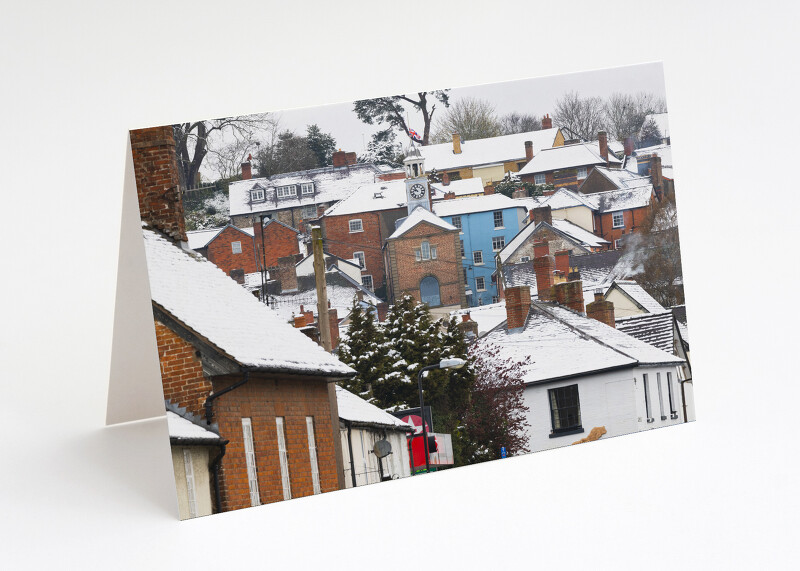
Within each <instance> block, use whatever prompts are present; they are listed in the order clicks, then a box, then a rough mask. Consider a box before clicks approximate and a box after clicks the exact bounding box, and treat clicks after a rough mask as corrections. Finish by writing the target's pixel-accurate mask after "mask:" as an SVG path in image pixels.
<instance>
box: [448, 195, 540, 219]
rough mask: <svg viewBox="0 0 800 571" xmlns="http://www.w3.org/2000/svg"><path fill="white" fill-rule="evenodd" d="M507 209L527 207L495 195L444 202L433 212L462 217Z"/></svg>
mask: <svg viewBox="0 0 800 571" xmlns="http://www.w3.org/2000/svg"><path fill="white" fill-rule="evenodd" d="M506 208H525V206H524V205H523V204H520V203H519V202H518V201H516V200H514V199H513V198H509V197H507V196H506V195H505V194H499V193H495V194H485V195H481V196H470V197H469V198H459V199H455V200H443V201H441V202H437V203H435V204H434V205H433V212H434V213H435V214H436V215H437V216H460V215H463V214H474V213H476V212H492V211H494V210H504V209H506Z"/></svg>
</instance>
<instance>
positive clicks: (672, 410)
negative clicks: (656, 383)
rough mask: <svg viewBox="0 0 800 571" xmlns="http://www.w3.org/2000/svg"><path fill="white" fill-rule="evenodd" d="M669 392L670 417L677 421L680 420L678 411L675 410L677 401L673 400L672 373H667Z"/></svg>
mask: <svg viewBox="0 0 800 571" xmlns="http://www.w3.org/2000/svg"><path fill="white" fill-rule="evenodd" d="M667 392H668V394H669V417H670V418H671V419H672V420H675V419H676V418H678V411H676V410H675V401H674V400H673V398H672V373H667Z"/></svg>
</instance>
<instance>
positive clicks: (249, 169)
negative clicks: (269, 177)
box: [242, 161, 253, 180]
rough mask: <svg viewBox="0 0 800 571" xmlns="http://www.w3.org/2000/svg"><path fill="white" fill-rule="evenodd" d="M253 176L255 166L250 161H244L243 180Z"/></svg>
mask: <svg viewBox="0 0 800 571" xmlns="http://www.w3.org/2000/svg"><path fill="white" fill-rule="evenodd" d="M251 178H253V166H252V165H251V164H250V161H247V162H246V163H242V180H250V179H251Z"/></svg>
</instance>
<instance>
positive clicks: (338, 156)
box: [333, 149, 347, 167]
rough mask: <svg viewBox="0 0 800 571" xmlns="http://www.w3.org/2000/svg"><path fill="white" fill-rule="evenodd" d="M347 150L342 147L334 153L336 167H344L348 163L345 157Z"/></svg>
mask: <svg viewBox="0 0 800 571" xmlns="http://www.w3.org/2000/svg"><path fill="white" fill-rule="evenodd" d="M345 154H346V153H345V152H344V151H343V150H342V149H339V150H338V151H336V152H334V153H333V166H334V167H343V166H344V165H345V164H347V163H346V159H345Z"/></svg>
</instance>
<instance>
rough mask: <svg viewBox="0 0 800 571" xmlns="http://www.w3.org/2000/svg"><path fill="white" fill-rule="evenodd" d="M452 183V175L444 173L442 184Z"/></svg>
mask: <svg viewBox="0 0 800 571" xmlns="http://www.w3.org/2000/svg"><path fill="white" fill-rule="evenodd" d="M449 184H450V175H449V174H447V173H442V186H448V185H449Z"/></svg>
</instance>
